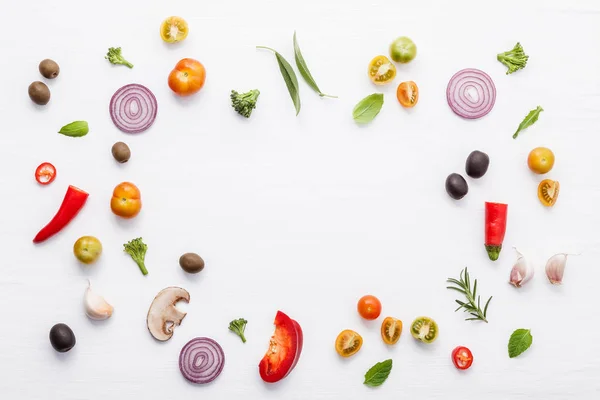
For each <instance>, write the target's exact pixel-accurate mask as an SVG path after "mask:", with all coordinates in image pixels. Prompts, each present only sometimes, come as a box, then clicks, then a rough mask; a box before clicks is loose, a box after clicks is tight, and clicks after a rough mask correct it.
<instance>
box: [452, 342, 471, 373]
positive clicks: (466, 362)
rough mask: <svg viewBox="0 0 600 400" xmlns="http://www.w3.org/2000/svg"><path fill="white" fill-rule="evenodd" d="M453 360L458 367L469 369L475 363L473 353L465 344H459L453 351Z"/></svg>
mask: <svg viewBox="0 0 600 400" xmlns="http://www.w3.org/2000/svg"><path fill="white" fill-rule="evenodd" d="M452 362H453V363H454V366H455V367H456V368H458V369H461V370H464V369H468V368H469V367H470V366H471V365H472V364H473V353H471V350H469V349H468V348H466V347H464V346H458V347H457V348H455V349H454V350H453V351H452Z"/></svg>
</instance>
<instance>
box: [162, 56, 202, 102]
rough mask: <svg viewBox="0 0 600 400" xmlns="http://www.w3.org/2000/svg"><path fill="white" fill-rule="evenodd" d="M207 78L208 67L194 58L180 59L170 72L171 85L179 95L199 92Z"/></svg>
mask: <svg viewBox="0 0 600 400" xmlns="http://www.w3.org/2000/svg"><path fill="white" fill-rule="evenodd" d="M205 80H206V69H204V65H202V64H201V63H200V61H196V60H194V59H192V58H184V59H183V60H180V61H179V62H178V63H177V64H176V65H175V68H173V71H171V73H170V74H169V87H170V88H171V90H172V91H174V92H175V93H176V94H178V95H179V96H190V95H192V94H194V93H197V92H198V91H199V90H200V89H202V86H204V81H205Z"/></svg>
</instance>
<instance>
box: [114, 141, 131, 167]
mask: <svg viewBox="0 0 600 400" xmlns="http://www.w3.org/2000/svg"><path fill="white" fill-rule="evenodd" d="M112 155H113V157H114V158H115V160H117V161H118V162H120V163H126V162H127V161H129V158H130V157H131V150H129V146H127V144H125V143H123V142H117V143H115V144H113V147H112Z"/></svg>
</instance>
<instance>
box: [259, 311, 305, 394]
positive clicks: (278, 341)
mask: <svg viewBox="0 0 600 400" xmlns="http://www.w3.org/2000/svg"><path fill="white" fill-rule="evenodd" d="M274 323H275V333H274V334H273V336H272V337H271V341H270V343H269V349H268V350H267V352H266V353H265V356H264V357H263V359H262V360H261V361H260V364H258V370H259V373H260V377H261V378H262V380H263V381H265V382H267V383H274V382H277V381H280V380H281V379H283V378H285V377H286V376H288V375H289V373H290V372H292V370H293V369H294V367H295V366H296V364H297V363H298V359H299V358H300V353H301V352H302V345H303V335H302V328H300V324H298V322H296V321H294V320H293V319H291V318H290V317H288V316H287V315H286V314H284V313H282V312H281V311H277V315H276V316H275V322H274Z"/></svg>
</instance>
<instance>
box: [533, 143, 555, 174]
mask: <svg viewBox="0 0 600 400" xmlns="http://www.w3.org/2000/svg"><path fill="white" fill-rule="evenodd" d="M527 166H529V169H530V170H531V171H532V172H535V173H536V174H540V175H541V174H545V173H548V172H550V170H551V169H552V167H553V166H554V153H553V152H552V150H550V149H549V148H547V147H536V148H535V149H533V150H531V152H529V156H527Z"/></svg>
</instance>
